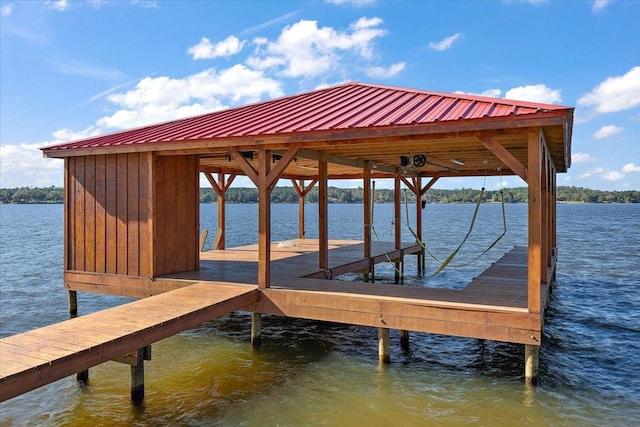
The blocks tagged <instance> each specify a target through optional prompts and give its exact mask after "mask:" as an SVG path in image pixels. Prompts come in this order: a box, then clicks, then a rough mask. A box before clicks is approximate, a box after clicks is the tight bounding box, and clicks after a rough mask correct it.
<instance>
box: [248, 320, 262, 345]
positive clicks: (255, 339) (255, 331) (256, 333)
mask: <svg viewBox="0 0 640 427" xmlns="http://www.w3.org/2000/svg"><path fill="white" fill-rule="evenodd" d="M261 333H262V315H261V314H260V313H251V346H252V347H253V348H258V347H260V343H261V338H260V335H261Z"/></svg>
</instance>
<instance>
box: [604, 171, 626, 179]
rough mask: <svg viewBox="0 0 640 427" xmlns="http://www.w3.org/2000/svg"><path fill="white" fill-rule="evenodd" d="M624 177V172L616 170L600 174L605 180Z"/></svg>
mask: <svg viewBox="0 0 640 427" xmlns="http://www.w3.org/2000/svg"><path fill="white" fill-rule="evenodd" d="M622 178H624V174H623V173H620V172H618V171H609V172H605V173H604V174H602V179H605V180H607V181H619V180H621V179H622Z"/></svg>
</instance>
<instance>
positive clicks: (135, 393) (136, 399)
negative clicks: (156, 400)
mask: <svg viewBox="0 0 640 427" xmlns="http://www.w3.org/2000/svg"><path fill="white" fill-rule="evenodd" d="M144 359H145V349H144V348H141V349H139V350H138V351H136V352H135V363H132V364H131V401H132V402H133V403H135V404H139V403H142V401H143V400H144Z"/></svg>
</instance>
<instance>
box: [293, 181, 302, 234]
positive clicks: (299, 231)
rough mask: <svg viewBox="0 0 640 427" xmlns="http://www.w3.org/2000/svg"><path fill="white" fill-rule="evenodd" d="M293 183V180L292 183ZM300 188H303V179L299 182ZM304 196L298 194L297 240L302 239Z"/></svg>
mask: <svg viewBox="0 0 640 427" xmlns="http://www.w3.org/2000/svg"><path fill="white" fill-rule="evenodd" d="M293 182H294V183H295V180H294V181H293ZM300 188H304V179H301V180H300ZM304 198H305V195H304V194H298V239H304V234H305V233H304Z"/></svg>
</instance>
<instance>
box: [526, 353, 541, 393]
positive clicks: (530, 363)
mask: <svg viewBox="0 0 640 427" xmlns="http://www.w3.org/2000/svg"><path fill="white" fill-rule="evenodd" d="M539 355H540V346H539V345H530V344H525V346H524V360H525V362H524V382H525V383H526V384H531V385H535V384H537V383H538V359H539Z"/></svg>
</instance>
